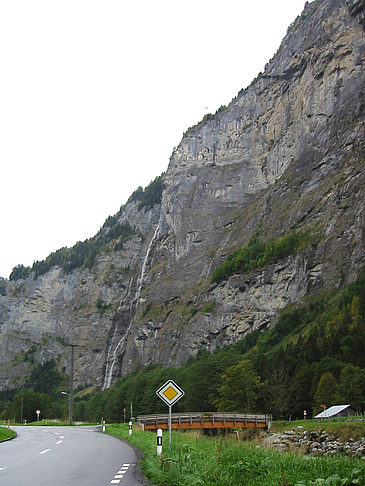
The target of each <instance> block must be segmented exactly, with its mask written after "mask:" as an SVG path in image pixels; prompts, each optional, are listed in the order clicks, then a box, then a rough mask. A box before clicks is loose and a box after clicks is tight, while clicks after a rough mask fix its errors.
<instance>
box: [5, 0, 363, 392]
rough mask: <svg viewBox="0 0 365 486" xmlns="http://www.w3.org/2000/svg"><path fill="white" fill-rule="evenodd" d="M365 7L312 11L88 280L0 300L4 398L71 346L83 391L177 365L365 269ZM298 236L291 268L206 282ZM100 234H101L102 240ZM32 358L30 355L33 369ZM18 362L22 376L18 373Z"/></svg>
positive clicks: (187, 140) (78, 277)
mask: <svg viewBox="0 0 365 486" xmlns="http://www.w3.org/2000/svg"><path fill="white" fill-rule="evenodd" d="M364 11H365V2H364V1H362V0H361V1H347V2H346V1H345V0H323V1H319V0H315V1H314V2H312V3H311V4H307V5H306V7H305V9H304V11H303V13H302V15H301V16H300V18H298V19H297V20H296V21H295V22H294V23H293V25H292V26H290V28H289V29H288V34H287V36H286V37H285V39H284V40H283V42H282V45H281V47H280V49H279V51H278V52H277V54H276V55H275V56H274V58H273V59H272V60H271V61H270V62H269V63H268V64H267V66H266V68H265V71H264V73H260V74H259V76H258V77H257V78H256V80H254V81H253V83H252V84H251V85H250V86H249V87H248V88H247V89H245V90H243V91H241V92H240V93H239V94H238V95H237V97H236V98H235V99H234V100H232V102H231V103H230V105H229V106H228V107H226V108H222V109H220V110H218V112H217V113H216V114H215V115H214V116H208V117H205V120H204V121H202V122H201V123H199V124H198V125H196V126H195V127H192V128H190V129H189V130H187V132H186V133H185V135H184V137H183V139H182V140H181V142H180V144H179V145H178V147H177V148H176V149H175V150H174V153H173V154H172V156H171V159H170V163H169V167H168V170H167V172H166V174H165V176H164V190H163V193H162V199H161V203H160V204H155V205H153V207H151V208H147V207H141V205H140V204H138V200H133V198H132V199H131V200H130V201H129V203H127V205H126V206H125V207H124V208H123V210H122V211H121V212H120V213H119V214H118V222H119V223H125V222H129V224H131V225H132V226H133V227H134V233H133V235H132V236H130V237H129V238H128V240H127V241H125V242H123V245H122V246H121V247H120V248H119V247H118V249H115V248H116V247H115V246H113V244H112V243H110V244H109V245H107V246H106V247H105V248H103V251H101V252H99V254H98V256H97V258H96V260H95V264H94V265H93V266H92V268H90V269H88V268H79V269H75V270H73V271H72V272H71V273H65V272H64V271H63V270H62V269H61V268H60V267H53V268H51V269H50V270H49V271H48V272H47V273H46V274H44V275H42V276H39V277H38V278H36V279H34V278H33V277H32V275H31V276H30V277H28V278H27V279H25V280H17V281H15V282H9V283H8V284H7V289H6V296H4V297H1V296H0V366H1V370H2V372H1V383H0V386H5V385H10V386H11V385H12V379H14V377H16V376H17V375H19V374H20V373H22V372H24V370H25V369H26V367H27V361H26V359H27V356H28V357H29V350H31V352H32V354H33V356H34V357H35V358H36V359H38V360H40V361H44V360H45V359H49V358H50V357H55V356H56V357H59V366H60V367H63V366H64V367H65V368H66V369H67V367H68V361H69V359H68V356H69V350H68V348H67V346H65V344H67V343H76V342H77V343H78V344H81V345H83V346H84V348H79V352H78V353H77V356H76V366H75V369H76V374H77V382H78V383H83V384H86V383H95V384H98V385H100V386H103V387H108V386H110V384H111V383H112V382H113V381H114V379H115V378H116V377H117V376H120V375H125V374H127V373H128V372H130V371H132V370H133V369H136V368H137V367H140V366H146V365H148V364H157V363H160V364H163V365H168V364H178V363H181V362H184V361H185V360H186V359H187V358H188V356H190V355H194V354H195V353H197V351H198V350H199V349H208V350H212V349H214V348H215V347H217V346H221V345H224V344H229V343H232V342H235V341H236V340H238V339H240V338H242V337H243V336H244V335H245V334H246V333H248V332H250V331H251V330H253V329H263V328H265V327H267V326H274V325H275V322H276V318H277V315H278V311H279V310H280V309H282V308H283V307H285V306H286V305H288V304H289V303H292V302H297V301H299V300H300V299H301V298H303V297H304V296H305V295H307V294H308V293H310V292H314V291H317V290H319V289H322V288H325V287H328V288H331V287H340V286H342V285H345V284H347V283H349V282H351V281H352V280H354V279H355V278H356V276H357V275H358V273H359V269H360V268H361V266H362V265H363V264H364V241H365V238H364V214H363V211H364V210H363V208H364V86H365V84H364V70H363V64H364V47H365V42H364V20H363V19H364ZM293 230H294V231H300V230H307V231H309V233H310V234H311V238H310V240H309V242H308V244H307V245H306V247H305V248H304V249H303V250H302V251H301V252H300V253H299V254H297V255H293V256H289V257H287V258H285V259H283V260H281V261H279V262H276V263H273V264H271V265H268V266H266V267H265V268H262V269H259V270H256V271H251V272H249V273H246V274H240V275H233V276H231V277H230V278H229V279H228V280H226V281H223V282H221V283H219V284H217V283H211V275H212V271H213V270H214V268H216V267H217V265H219V264H220V263H222V261H223V260H224V258H225V257H226V256H227V255H228V254H229V253H231V252H232V251H234V250H236V249H237V248H239V247H241V246H244V245H247V244H248V242H249V241H250V239H251V238H252V237H253V236H255V235H256V236H259V237H260V238H261V239H263V240H271V239H275V238H278V237H280V236H282V235H284V234H287V233H288V232H290V231H293ZM104 231H105V232H107V231H108V228H105V230H104ZM27 352H28V354H26V353H27ZM24 358H25V361H24Z"/></svg>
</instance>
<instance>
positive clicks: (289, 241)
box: [212, 231, 311, 282]
mask: <svg viewBox="0 0 365 486" xmlns="http://www.w3.org/2000/svg"><path fill="white" fill-rule="evenodd" d="M310 242H311V237H310V234H309V232H304V231H302V232H295V231H292V232H291V233H289V234H288V235H284V236H282V237H281V238H279V239H276V240H271V241H268V242H266V243H265V242H263V241H261V240H260V239H259V238H257V237H256V238H253V239H252V240H251V241H250V242H249V244H248V245H247V246H245V247H243V248H240V249H239V250H237V251H235V252H234V253H231V254H230V255H228V256H227V258H226V259H225V260H224V262H223V263H222V264H221V265H219V266H218V267H216V269H215V270H214V272H213V275H212V282H221V281H222V280H226V279H227V278H228V277H230V276H231V275H234V274H236V273H245V272H249V271H250V270H254V269H255V268H261V267H265V266H266V265H269V264H270V263H275V262H277V261H279V260H281V259H282V258H286V257H288V256H289V255H296V254H297V253H299V252H300V251H301V250H303V249H304V248H306V247H307V246H308V245H309V244H310Z"/></svg>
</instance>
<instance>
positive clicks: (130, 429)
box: [128, 421, 132, 435]
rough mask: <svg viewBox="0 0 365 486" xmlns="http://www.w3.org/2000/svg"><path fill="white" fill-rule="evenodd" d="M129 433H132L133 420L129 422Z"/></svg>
mask: <svg viewBox="0 0 365 486" xmlns="http://www.w3.org/2000/svg"><path fill="white" fill-rule="evenodd" d="M128 425H129V435H132V421H130V422H129V424H128Z"/></svg>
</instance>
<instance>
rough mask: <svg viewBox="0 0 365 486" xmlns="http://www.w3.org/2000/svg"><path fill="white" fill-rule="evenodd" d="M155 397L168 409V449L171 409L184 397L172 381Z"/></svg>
mask: <svg viewBox="0 0 365 486" xmlns="http://www.w3.org/2000/svg"><path fill="white" fill-rule="evenodd" d="M156 395H157V396H158V397H159V398H161V400H163V401H164V402H165V403H166V405H167V406H168V407H169V447H170V446H171V409H172V406H173V405H174V404H175V403H176V402H177V401H178V400H180V398H181V397H183V396H184V395H185V392H184V390H182V389H181V388H180V387H179V386H178V385H177V384H176V383H174V382H173V381H172V380H169V381H167V382H166V383H165V384H164V385H162V386H161V388H159V389H158V390H157V391H156Z"/></svg>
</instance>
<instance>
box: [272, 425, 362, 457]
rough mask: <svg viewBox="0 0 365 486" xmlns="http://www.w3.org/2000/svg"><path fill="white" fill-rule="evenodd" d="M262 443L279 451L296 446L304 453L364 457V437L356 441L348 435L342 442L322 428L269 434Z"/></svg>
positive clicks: (298, 429)
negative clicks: (319, 429) (345, 440)
mask: <svg viewBox="0 0 365 486" xmlns="http://www.w3.org/2000/svg"><path fill="white" fill-rule="evenodd" d="M264 445H265V446H267V447H273V448H275V449H277V450H279V451H287V450H293V449H295V448H298V449H301V450H302V451H304V452H305V453H306V454H314V455H324V456H331V455H335V454H339V453H342V454H346V455H348V456H350V455H351V456H357V457H361V458H362V459H365V437H361V439H360V440H356V441H355V440H353V439H352V438H351V437H350V439H349V440H348V441H347V442H342V441H341V440H340V439H338V438H336V437H334V436H333V435H330V434H328V433H327V432H326V431H324V430H322V431H311V432H307V431H306V430H301V429H300V428H297V429H295V430H287V431H285V432H283V433H279V434H270V436H269V437H266V438H265V439H264Z"/></svg>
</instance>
